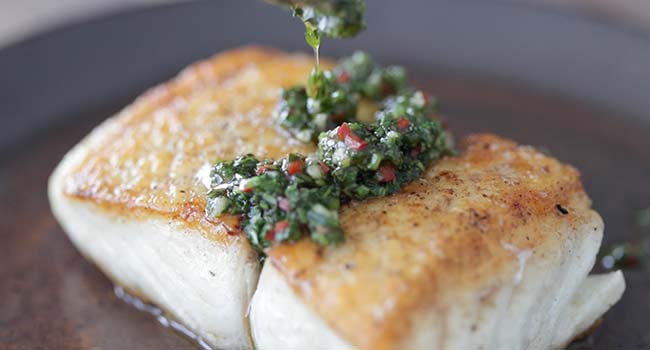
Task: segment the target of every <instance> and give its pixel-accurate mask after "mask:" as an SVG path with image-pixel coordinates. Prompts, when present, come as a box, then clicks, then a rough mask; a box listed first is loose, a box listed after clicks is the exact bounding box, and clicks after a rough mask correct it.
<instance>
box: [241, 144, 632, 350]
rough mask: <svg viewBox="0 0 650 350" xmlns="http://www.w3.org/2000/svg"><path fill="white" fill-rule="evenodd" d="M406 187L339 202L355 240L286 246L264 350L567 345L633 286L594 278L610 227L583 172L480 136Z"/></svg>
mask: <svg viewBox="0 0 650 350" xmlns="http://www.w3.org/2000/svg"><path fill="white" fill-rule="evenodd" d="M461 148H462V151H461V155H460V156H457V157H451V158H446V159H443V160H441V161H440V162H438V163H437V164H436V165H435V166H434V167H432V168H430V169H429V171H428V172H427V173H426V175H425V176H424V177H423V178H422V179H421V180H419V181H416V182H414V183H411V184H410V185H408V186H406V187H405V188H404V189H403V190H402V191H401V192H400V193H398V194H396V195H393V196H390V197H386V198H377V199H373V200H368V201H364V202H360V203H352V204H350V205H348V206H346V207H344V208H343V209H342V211H341V221H342V225H343V228H344V231H345V233H346V241H345V243H344V244H343V245H341V246H338V247H329V248H325V249H323V248H320V247H318V246H316V245H314V244H313V243H312V242H309V241H302V242H300V243H297V244H293V245H280V246H276V247H275V248H273V249H271V250H270V251H269V258H268V259H267V263H266V265H265V266H264V271H263V272H262V276H261V279H260V283H259V284H258V288H257V292H256V294H255V296H254V299H253V306H252V314H251V322H252V330H253V336H254V339H255V342H256V344H257V346H258V350H273V349H284V350H294V349H295V350H298V349H311V350H350V349H359V350H367V349H373V350H396V349H400V350H411V349H412V350H416V349H417V350H420V349H421V350H425V349H437V350H446V349H449V350H457V349H463V350H470V349H486V350H495V349H499V350H500V349H504V350H505V349H527V350H532V349H541V350H545V349H561V348H563V347H564V346H565V345H566V344H567V343H569V342H570V341H571V340H572V339H573V338H575V337H576V336H578V335H579V334H581V333H583V332H584V331H586V330H587V329H588V328H589V327H590V326H592V325H593V324H594V322H596V321H597V320H598V318H599V317H600V316H601V315H602V314H603V313H604V312H605V311H606V310H607V309H609V307H611V306H612V305H613V304H614V303H615V302H616V301H618V299H619V298H620V297H621V294H622V292H623V289H624V281H623V278H622V274H621V273H620V272H615V273H611V274H608V275H603V276H595V277H589V278H587V274H588V273H589V271H590V270H591V268H592V266H593V264H594V261H595V257H596V254H597V253H598V249H599V246H600V242H601V238H602V234H603V223H602V220H601V218H600V216H599V215H598V214H597V213H596V212H594V211H593V210H591V208H590V205H591V203H590V200H589V198H588V197H587V195H586V194H585V192H584V190H583V188H582V185H581V183H580V178H579V173H578V171H577V170H575V169H574V168H572V167H570V166H568V165H564V164H561V163H560V162H558V161H557V160H555V159H553V158H550V157H547V156H545V155H543V154H542V153H540V152H537V151H535V150H534V149H533V148H531V147H525V146H518V145H516V144H514V143H512V142H509V141H506V140H503V139H501V138H498V137H496V136H492V135H475V136H471V137H469V138H467V139H466V140H465V141H464V145H462V147H461Z"/></svg>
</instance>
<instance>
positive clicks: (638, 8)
mask: <svg viewBox="0 0 650 350" xmlns="http://www.w3.org/2000/svg"><path fill="white" fill-rule="evenodd" d="M178 1H191V0H0V48H1V47H4V46H7V45H10V44H11V43H13V42H16V41H20V40H21V39H24V38H26V37H29V36H30V35H33V34H36V33H39V32H42V31H46V30H47V29H49V28H53V27H57V26H60V25H64V24H66V23H71V22H78V21H83V20H87V19H91V18H93V17H96V16H101V15H103V14H109V13H112V12H117V11H122V10H126V9H129V8H137V7H144V6H153V5H156V4H159V3H168V2H178ZM214 1H240V0H214ZM243 1H255V0H243ZM494 1H510V2H519V3H528V4H531V5H533V6H546V7H552V8H555V9H558V10H562V11H573V12H579V13H582V14H587V15H590V16H593V17H595V18H598V19H604V20H611V21H616V22H625V23H626V24H627V25H629V26H635V27H642V28H645V29H650V0H494Z"/></svg>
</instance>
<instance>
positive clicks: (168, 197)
mask: <svg viewBox="0 0 650 350" xmlns="http://www.w3.org/2000/svg"><path fill="white" fill-rule="evenodd" d="M312 67H313V58H312V57H309V56H304V55H289V54H284V53H280V52H277V51H274V50H268V49H260V48H242V49H237V50H232V51H229V52H227V53H224V54H221V55H217V56H215V57H214V58H212V59H209V60H206V61H203V62H199V63H196V64H194V65H192V66H191V67H189V68H187V69H185V70H184V71H183V72H182V73H181V74H180V75H179V76H178V77H177V78H175V79H174V80H172V81H170V82H168V83H166V84H163V85H160V86H158V87H156V88H153V89H151V90H150V91H148V92H147V93H145V94H144V95H143V96H142V97H140V98H139V99H137V100H136V101H135V103H134V104H133V105H131V106H129V107H128V108H126V109H125V110H124V111H123V112H121V113H120V114H119V115H117V116H116V117H114V118H112V119H111V120H109V121H107V122H106V123H104V124H102V125H101V126H100V127H98V128H97V129H96V130H95V131H94V132H93V133H92V134H91V135H90V136H89V137H87V139H86V140H84V141H83V142H82V144H81V145H80V148H81V149H82V150H83V152H84V154H85V156H84V157H83V160H81V161H80V162H79V164H78V166H77V168H76V169H75V170H74V171H72V173H71V174H70V176H69V177H68V179H67V180H68V181H67V182H66V186H65V192H66V194H67V195H68V196H70V197H74V198H77V199H79V200H86V201H90V202H93V203H95V204H99V205H101V206H102V207H104V208H106V209H108V210H111V211H114V212H119V213H120V214H121V215H136V216H137V215H151V214H160V215H165V216H169V217H172V218H175V219H178V220H181V221H184V222H186V223H188V224H198V225H201V226H202V227H203V228H204V229H205V230H208V232H209V231H213V232H215V233H216V236H220V235H222V233H223V232H224V230H223V229H222V227H220V226H221V225H220V224H222V223H223V221H225V222H226V223H228V222H230V223H231V224H236V222H237V220H234V219H233V218H229V219H225V220H220V221H218V222H212V223H208V222H206V221H205V220H204V219H203V212H204V208H205V191H206V189H205V187H204V185H203V184H202V183H201V181H200V179H198V178H197V177H196V174H197V173H198V172H199V170H200V169H201V168H202V167H203V166H206V165H209V164H212V163H214V161H216V160H217V159H232V158H234V157H235V156H237V155H239V154H243V153H248V152H250V153H254V154H256V155H258V156H260V157H270V158H279V157H281V156H283V155H286V154H287V153H289V152H298V153H309V152H311V151H312V150H313V146H312V145H304V144H300V143H298V142H290V141H288V138H287V137H286V135H283V134H282V133H281V131H278V130H277V129H276V128H275V126H274V125H273V123H272V121H271V118H270V116H271V113H272V110H273V108H274V107H275V104H276V101H277V99H278V93H279V90H280V88H282V87H286V86H291V85H295V84H298V83H301V82H303V81H304V80H305V79H306V77H307V75H308V72H309V70H310V69H311V68H312Z"/></svg>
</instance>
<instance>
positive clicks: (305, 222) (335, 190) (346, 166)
mask: <svg viewBox="0 0 650 350" xmlns="http://www.w3.org/2000/svg"><path fill="white" fill-rule="evenodd" d="M276 2H278V1H276ZM279 2H280V3H282V4H286V5H290V6H291V7H292V8H293V10H294V15H295V16H296V17H299V18H300V19H301V20H302V21H303V22H304V23H305V27H306V33H305V38H306V40H307V42H308V43H309V45H310V46H312V47H313V48H314V49H315V50H316V52H317V49H318V47H319V45H320V38H321V36H328V37H335V38H347V37H352V36H354V35H356V34H357V33H359V32H360V31H361V30H363V29H364V28H365V22H364V21H363V13H364V11H365V6H364V3H363V1H362V0H330V1H320V2H318V6H314V5H313V4H314V3H315V2H314V1H310V2H307V1H304V2H302V1H298V2H295V1H291V0H279ZM317 57H318V56H317ZM317 59H318V58H317ZM361 103H365V104H367V103H372V104H374V105H375V106H376V108H375V109H376V112H375V113H374V115H373V118H372V121H369V122H368V121H366V120H365V118H364V119H363V120H362V119H361V118H360V114H361V113H359V110H360V108H359V106H360V105H361ZM435 115H436V101H435V100H433V99H431V98H428V97H427V96H426V95H425V94H424V93H422V92H421V91H418V90H416V89H413V88H411V87H409V86H408V85H407V83H406V73H405V71H404V69H403V68H402V67H398V66H389V67H382V66H380V65H378V64H376V63H375V62H374V61H373V60H372V58H371V57H370V56H369V55H368V54H366V53H363V52H356V53H354V54H353V55H352V56H351V57H348V58H345V59H343V60H341V61H340V62H339V63H338V65H337V66H336V67H335V68H334V69H332V70H322V69H321V68H320V67H319V66H318V61H317V65H316V67H315V68H314V69H313V70H312V72H311V73H310V75H309V78H308V81H307V84H306V86H295V87H293V88H289V89H285V90H284V91H282V93H281V96H280V99H279V102H278V106H277V108H276V111H275V113H274V119H275V121H276V122H277V124H278V125H279V126H280V127H282V128H284V129H286V130H287V131H288V132H289V133H290V134H292V135H293V136H294V137H295V138H296V139H298V140H300V141H302V142H315V143H317V145H318V150H317V151H316V152H315V153H313V154H310V155H307V156H305V155H299V154H289V155H287V156H286V157H284V158H282V159H278V160H272V159H257V158H255V156H254V155H252V154H247V155H242V156H239V157H237V158H236V159H234V160H222V161H218V162H217V163H216V164H215V165H214V167H213V169H212V172H211V186H210V190H209V192H208V205H207V209H206V211H207V215H208V216H209V217H218V216H220V215H223V214H234V215H241V217H242V228H243V230H244V232H245V233H246V235H247V236H248V238H249V240H250V242H251V243H252V245H253V246H254V247H255V248H256V249H258V250H259V251H261V252H263V250H264V249H265V248H268V247H270V246H272V245H273V244H276V243H281V242H286V241H296V240H298V239H301V238H302V237H304V236H308V237H310V238H311V239H312V240H313V241H315V242H317V243H319V244H321V245H330V244H335V243H338V242H341V241H343V239H344V235H343V230H342V228H341V225H340V222H339V217H338V210H339V208H340V207H341V205H342V204H344V203H346V202H349V201H351V200H363V199H367V198H371V197H381V196H386V195H390V194H392V193H395V192H397V191H399V190H400V189H401V188H402V186H404V185H405V184H406V183H408V182H410V181H413V180H415V179H418V178H419V177H421V176H422V174H423V173H424V171H425V170H426V169H427V167H428V166H429V165H431V164H432V163H433V162H434V161H436V160H437V159H440V158H441V157H443V156H445V155H449V154H453V152H454V151H453V149H452V148H451V145H450V141H449V137H448V136H447V133H446V131H445V130H444V128H443V127H442V125H441V123H440V122H439V121H438V120H435V119H434V116H435Z"/></svg>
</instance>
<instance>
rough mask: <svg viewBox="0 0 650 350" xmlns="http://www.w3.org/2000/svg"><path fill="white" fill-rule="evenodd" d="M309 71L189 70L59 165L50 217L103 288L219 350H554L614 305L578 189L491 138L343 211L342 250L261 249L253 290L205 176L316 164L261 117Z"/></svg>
mask: <svg viewBox="0 0 650 350" xmlns="http://www.w3.org/2000/svg"><path fill="white" fill-rule="evenodd" d="M324 64H325V65H328V64H329V63H327V62H325V63H324ZM312 67H313V58H312V57H310V56H305V55H290V54H285V53H281V52H277V51H273V50H267V49H259V48H243V49H238V50H233V51H229V52H227V53H224V54H221V55H218V56H215V57H214V58H212V59H209V60H206V61H203V62H199V63H197V64H195V65H192V66H191V67H189V68H188V69H186V70H185V71H183V72H182V73H181V74H180V75H179V76H178V77H177V78H175V79H173V80H172V81H170V82H168V83H166V84H163V85H160V86H158V87H156V88H154V89H152V90H150V91H149V92H147V93H145V94H144V95H143V96H142V97H140V98H139V99H137V100H136V101H135V102H134V103H133V104H132V105H131V106H129V107H127V108H126V109H125V110H124V111H122V112H121V113H119V114H118V115H116V116H115V117H113V118H111V119H109V120H107V121H106V122H104V123H103V124H102V125H100V126H99V127H97V128H96V129H95V130H94V131H93V132H92V133H91V134H90V135H89V136H87V137H86V138H85V139H84V140H83V141H82V142H81V143H79V144H78V145H77V146H75V148H74V149H73V150H71V151H70V152H69V153H68V154H67V155H66V157H65V158H64V160H63V161H62V162H61V164H60V165H59V166H58V167H57V169H56V170H55V172H54V174H53V175H52V177H51V179H50V184H49V196H50V201H51V205H52V209H53V212H54V213H55V215H56V216H57V218H58V220H59V221H60V223H61V225H62V226H63V228H64V229H65V230H66V232H67V233H68V235H69V236H70V238H71V240H72V241H73V243H74V244H75V245H76V246H77V247H78V249H79V250H80V251H81V252H82V253H83V254H84V255H85V256H87V257H88V258H89V259H90V260H92V261H93V262H94V263H96V264H97V265H98V266H99V268H101V269H102V270H103V271H104V272H105V273H106V274H107V275H108V276H109V277H110V278H111V279H112V280H113V281H115V283H117V284H118V285H120V286H122V287H124V288H125V289H127V290H128V291H130V292H132V293H135V294H137V295H138V296H140V297H141V298H143V299H145V300H147V301H150V302H153V303H156V304H158V305H159V306H161V307H162V308H163V309H164V310H166V311H167V312H168V313H169V314H170V316H171V317H173V318H176V319H178V320H179V321H180V322H181V323H183V324H185V325H186V326H188V328H190V329H191V330H193V331H194V332H196V333H197V334H198V335H200V336H201V337H202V338H203V339H204V340H205V341H206V342H207V343H209V344H210V345H212V346H214V347H216V348H217V349H223V350H231V349H232V350H245V349H246V350H250V349H252V348H253V346H255V347H256V348H257V349H258V350H278V349H282V350H292V349H295V350H307V349H309V350H351V349H358V350H370V349H372V350H411V349H414V350H415V349H418V350H420V349H422V350H425V349H427V350H429V349H432V348H436V349H438V350H444V349H450V350H458V349H463V350H467V349H484V350H493V349H497V350H500V349H504V350H505V349H508V350H511V349H528V350H534V349H540V350H541V349H551V348H560V347H562V346H564V345H565V344H566V343H567V342H568V341H570V340H571V339H572V338H573V337H575V336H576V335H577V334H579V333H581V332H582V331H584V330H585V329H587V328H588V327H589V326H590V325H591V324H593V322H594V321H595V320H596V319H598V318H599V317H600V316H601V315H602V314H603V313H604V312H605V311H606V310H607V309H608V308H609V307H610V306H611V305H612V304H614V303H615V302H616V301H617V300H618V299H619V298H620V296H621V294H622V292H623V288H624V282H623V279H622V276H621V275H620V273H614V274H610V275H605V276H598V277H589V278H587V274H588V272H589V270H590V269H591V266H592V265H593V263H594V259H595V255H596V253H597V250H598V247H599V245H600V241H601V238H602V231H603V224H602V221H601V219H600V217H599V216H598V214H597V213H595V212H594V211H593V210H591V209H590V200H589V198H588V197H587V195H586V194H585V192H584V190H583V188H582V185H581V183H580V176H579V173H578V171H577V170H575V169H574V168H572V167H570V166H568V165H564V164H562V163H560V162H558V161H557V160H555V159H553V158H550V157H548V156H545V155H543V154H541V153H540V152H537V151H535V150H534V149H533V148H531V147H526V146H519V145H516V144H515V143H513V142H511V141H507V140H504V139H501V138H499V137H497V136H494V135H474V136H470V137H468V138H467V139H466V140H465V141H464V142H463V146H462V147H461V148H462V153H461V155H460V156H457V157H450V158H446V159H443V160H441V161H440V162H438V163H437V164H436V165H435V166H433V167H432V168H430V169H429V170H428V172H427V173H426V176H425V177H424V178H422V179H421V180H419V181H416V182H414V183H412V184H410V185H408V186H407V187H406V188H404V190H403V191H402V192H400V193H398V194H396V195H393V196H390V197H385V198H378V199H374V200H369V201H365V202H360V203H356V202H355V203H351V204H349V205H347V206H345V207H344V208H343V209H342V210H341V220H342V224H343V228H344V230H345V233H346V242H345V243H343V244H342V245H340V246H336V247H328V248H321V247H319V246H316V245H314V244H313V243H311V242H310V241H300V242H296V243H294V244H287V245H280V246H276V247H274V248H272V249H271V250H269V252H268V255H269V259H268V260H267V262H266V264H265V266H264V268H263V272H262V277H261V279H260V283H259V285H258V278H259V274H260V271H259V270H260V264H259V262H258V258H257V255H256V253H255V252H254V251H253V249H252V248H251V247H250V245H249V243H248V241H247V240H246V239H245V238H244V237H243V236H242V234H241V232H239V229H238V219H237V218H235V217H223V218H218V219H214V218H209V219H208V218H205V216H204V209H205V204H206V201H205V192H206V180H208V179H207V175H208V172H209V169H210V165H211V164H212V163H213V162H214V161H216V160H217V159H232V158H234V157H235V156H237V155H240V154H244V153H253V154H255V155H256V156H258V157H268V158H279V157H282V156H284V155H286V154H287V153H290V152H295V153H303V154H308V153H310V152H312V151H313V150H314V148H315V146H314V145H310V144H302V143H300V142H297V141H294V140H292V139H291V138H290V137H289V136H288V134H286V133H285V132H284V131H282V130H280V129H278V128H277V127H276V126H275V125H274V123H273V121H272V120H271V117H270V116H271V114H272V111H273V109H274V108H275V105H276V102H277V99H278V96H279V89H281V88H283V87H289V86H293V85H296V84H299V83H303V82H304V81H305V80H306V78H307V75H308V73H309V71H310V70H311V69H312ZM253 293H255V296H254V297H253ZM251 303H252V304H251ZM249 312H250V321H251V322H250V325H249V318H248V314H249ZM249 329H250V330H251V331H252V333H253V338H254V339H251V338H250V336H249ZM253 340H254V342H255V345H253Z"/></svg>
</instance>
